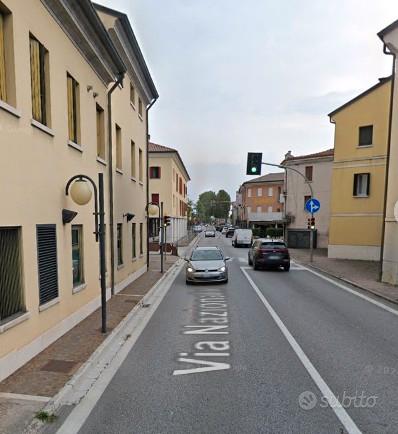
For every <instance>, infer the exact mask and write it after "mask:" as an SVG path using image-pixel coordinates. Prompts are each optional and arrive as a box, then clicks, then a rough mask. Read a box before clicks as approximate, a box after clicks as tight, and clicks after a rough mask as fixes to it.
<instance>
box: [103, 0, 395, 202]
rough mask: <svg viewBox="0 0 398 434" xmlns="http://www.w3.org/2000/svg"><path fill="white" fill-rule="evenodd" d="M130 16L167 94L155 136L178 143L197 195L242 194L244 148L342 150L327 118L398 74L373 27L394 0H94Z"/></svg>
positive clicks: (278, 155) (275, 156)
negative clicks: (335, 146) (221, 191)
mask: <svg viewBox="0 0 398 434" xmlns="http://www.w3.org/2000/svg"><path fill="white" fill-rule="evenodd" d="M97 2H98V3H101V4H103V5H105V6H109V7H112V8H114V9H118V10H121V11H123V12H125V13H127V15H128V16H129V18H130V21H131V23H132V26H133V29H134V31H135V33H136V36H137V39H138V41H139V43H140V46H141V48H142V51H143V53H144V56H145V59H146V61H147V63H148V66H149V69H150V71H151V73H152V76H153V79H154V81H155V84H156V86H157V88H158V91H159V94H160V98H159V100H158V101H157V102H156V104H155V105H154V106H153V108H152V109H151V115H150V116H151V118H150V133H151V139H152V141H154V142H156V143H160V144H164V145H167V146H171V147H175V148H177V149H178V150H179V151H180V154H181V156H182V158H183V160H184V161H185V163H186V166H187V168H188V171H189V173H190V175H191V178H192V182H191V183H190V189H189V193H190V196H191V197H192V198H193V199H196V197H197V195H198V194H199V193H200V192H202V191H204V190H207V189H213V190H218V189H220V188H223V189H225V190H227V191H228V192H229V193H230V194H231V196H234V194H235V191H236V189H237V187H238V186H239V184H240V183H241V182H243V181H244V180H245V179H247V177H246V176H245V175H244V173H245V165H246V153H247V152H248V151H258V152H260V151H261V152H263V160H264V161H269V162H273V163H279V162H280V161H281V160H282V159H283V156H284V154H285V153H286V152H287V151H289V150H291V151H292V153H293V154H294V155H299V154H303V153H310V152H317V151H320V150H324V149H327V148H330V147H333V132H334V130H333V125H331V124H330V123H329V118H328V116H327V114H328V113H329V112H330V111H332V110H333V109H335V108H336V107H338V106H339V105H341V104H343V103H344V102H346V101H347V100H348V99H350V98H352V97H353V96H355V95H357V94H358V93H360V92H362V91H364V90H366V89H367V88H368V87H370V86H372V85H374V84H375V83H376V82H377V80H378V78H379V77H383V76H386V75H389V74H390V73H391V59H390V56H386V55H384V54H383V52H382V49H383V47H382V43H381V41H380V40H379V38H378V37H377V35H376V33H377V32H378V31H380V30H381V29H382V28H384V27H386V26H387V25H388V24H390V23H391V22H393V21H395V20H396V19H398V7H397V2H396V0H368V1H366V2H365V1H363V0H334V1H327V0H285V1H275V0H245V1H244V2H242V1H241V0H168V1H165V0H97Z"/></svg>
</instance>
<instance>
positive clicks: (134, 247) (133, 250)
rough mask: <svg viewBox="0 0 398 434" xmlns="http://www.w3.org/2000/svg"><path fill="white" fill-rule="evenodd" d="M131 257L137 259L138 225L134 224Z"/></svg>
mask: <svg viewBox="0 0 398 434" xmlns="http://www.w3.org/2000/svg"><path fill="white" fill-rule="evenodd" d="M131 239H132V240H131V242H132V244H131V257H132V259H135V258H136V257H137V233H136V223H133V224H132V227H131Z"/></svg>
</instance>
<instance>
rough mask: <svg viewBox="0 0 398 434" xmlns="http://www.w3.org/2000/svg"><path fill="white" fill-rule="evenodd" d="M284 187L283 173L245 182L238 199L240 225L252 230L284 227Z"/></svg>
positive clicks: (237, 212)
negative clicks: (261, 227) (277, 226)
mask: <svg viewBox="0 0 398 434" xmlns="http://www.w3.org/2000/svg"><path fill="white" fill-rule="evenodd" d="M283 186H284V173H283V172H281V173H269V174H268V175H264V176H260V177H258V178H254V179H251V180H250V181H246V182H244V183H243V184H242V185H241V186H240V188H239V191H238V192H237V199H236V208H237V210H236V215H237V221H238V225H241V226H244V227H251V228H254V227H259V226H264V227H267V226H275V225H278V224H279V225H282V224H283V206H284V204H283V190H284V188H283Z"/></svg>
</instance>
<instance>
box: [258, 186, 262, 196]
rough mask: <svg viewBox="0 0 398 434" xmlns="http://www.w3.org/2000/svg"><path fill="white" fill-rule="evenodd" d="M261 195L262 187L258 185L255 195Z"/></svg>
mask: <svg viewBox="0 0 398 434" xmlns="http://www.w3.org/2000/svg"><path fill="white" fill-rule="evenodd" d="M262 195H263V189H262V188H261V187H260V188H258V189H257V196H262Z"/></svg>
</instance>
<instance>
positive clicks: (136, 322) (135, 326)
mask: <svg viewBox="0 0 398 434" xmlns="http://www.w3.org/2000/svg"><path fill="white" fill-rule="evenodd" d="M183 265H184V263H183V262H182V263H181V264H180V265H178V266H177V267H176V268H175V269H174V270H173V272H172V273H171V274H170V275H169V276H167V278H166V279H165V281H164V282H163V285H162V288H161V289H160V290H159V291H158V292H156V293H155V294H153V295H152V297H151V298H150V299H148V300H147V301H148V303H150V307H149V308H148V309H143V310H140V311H138V312H137V313H136V315H135V316H134V317H132V318H131V323H130V324H126V329H125V332H126V333H128V332H129V333H130V338H129V339H128V341H127V343H126V345H124V346H123V347H122V348H121V349H120V351H119V352H118V353H117V354H116V356H115V357H114V359H113V360H112V363H111V365H110V366H109V367H108V368H107V369H106V370H104V371H103V372H102V374H101V376H100V377H99V378H98V379H97V381H96V382H95V383H94V385H93V386H92V388H91V389H90V390H89V391H88V393H87V394H86V396H85V397H84V398H83V399H82V400H81V401H80V402H79V403H78V404H77V405H76V406H75V408H74V409H73V410H72V411H71V412H70V414H69V415H68V417H67V418H66V419H65V421H64V422H63V424H62V425H61V427H60V428H59V429H58V431H57V432H56V434H76V433H78V432H79V430H80V429H81V427H82V426H83V425H84V423H85V422H86V420H87V419H88V417H89V416H90V414H91V412H92V410H93V409H94V407H95V406H96V405H97V402H98V401H99V400H100V398H101V396H102V394H103V393H104V392H105V389H106V388H107V387H108V385H109V383H110V382H111V381H112V378H113V377H114V375H115V374H116V372H117V371H118V370H119V368H120V366H121V365H122V363H123V362H124V360H125V359H126V357H127V356H128V354H129V353H130V351H131V350H132V348H133V347H134V345H135V343H136V342H137V340H138V338H139V337H140V336H141V333H142V332H143V331H144V330H145V327H146V326H147V324H148V322H149V321H150V319H151V318H152V316H153V314H154V313H155V312H156V310H157V308H158V307H159V305H160V303H161V302H162V300H163V298H164V297H165V296H166V294H167V293H168V292H169V289H170V288H171V286H172V284H173V282H174V280H175V279H176V278H177V276H178V275H179V273H180V272H181V270H182V268H183Z"/></svg>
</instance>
